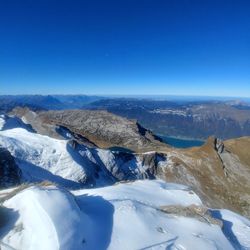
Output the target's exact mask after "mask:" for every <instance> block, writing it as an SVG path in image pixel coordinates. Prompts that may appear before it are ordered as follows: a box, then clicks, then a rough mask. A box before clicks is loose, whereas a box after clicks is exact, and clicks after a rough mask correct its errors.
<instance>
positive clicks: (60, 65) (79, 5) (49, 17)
mask: <svg viewBox="0 0 250 250" xmlns="http://www.w3.org/2000/svg"><path fill="white" fill-rule="evenodd" d="M249 13H250V1H248V0H245V1H244V0H202V1H200V0H162V1H159V0H120V1H118V0H116V1H109V0H106V1H103V0H99V1H97V0H89V1H85V0H78V1H77V0H71V1H69V0H68V1H64V0H61V1H55V0H36V1H35V0H29V1H25V0H22V1H20V0H16V1H15V0H9V1H4V0H0V94H53V93H62V94H67V93H69V94H73V93H75V94H77V93H78V94H79V93H82V94H100V95H107V94H119V95H123V94H124V95H129V94H133V95H159V94H163V95H170V94H173V95H205V96H248V97H249V96H250V14H249Z"/></svg>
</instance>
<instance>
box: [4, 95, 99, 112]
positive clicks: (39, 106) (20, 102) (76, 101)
mask: <svg viewBox="0 0 250 250" xmlns="http://www.w3.org/2000/svg"><path fill="white" fill-rule="evenodd" d="M100 99H103V97H99V96H86V95H0V112H9V111H11V110H12V109H13V108H15V107H17V106H20V107H29V108H31V109H32V110H50V109H52V110H62V109H73V108H81V107H82V106H83V105H86V104H88V103H90V102H94V101H97V100H100Z"/></svg>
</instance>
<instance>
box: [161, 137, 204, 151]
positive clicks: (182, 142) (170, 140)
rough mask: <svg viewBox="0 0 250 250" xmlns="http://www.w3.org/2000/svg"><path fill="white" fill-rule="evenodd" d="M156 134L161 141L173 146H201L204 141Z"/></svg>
mask: <svg viewBox="0 0 250 250" xmlns="http://www.w3.org/2000/svg"><path fill="white" fill-rule="evenodd" d="M158 136H159V137H160V138H161V139H162V140H163V142H165V143H167V144H169V145H170V146H172V147H175V148H190V147H196V146H201V145H203V144H204V141H202V140H195V139H182V138H176V137H171V136H164V135H158Z"/></svg>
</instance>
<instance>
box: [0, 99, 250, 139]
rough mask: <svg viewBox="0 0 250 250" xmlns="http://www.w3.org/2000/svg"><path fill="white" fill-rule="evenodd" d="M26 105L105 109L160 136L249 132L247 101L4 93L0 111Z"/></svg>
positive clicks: (200, 136) (204, 136) (201, 136)
mask: <svg viewBox="0 0 250 250" xmlns="http://www.w3.org/2000/svg"><path fill="white" fill-rule="evenodd" d="M17 106H20V107H28V108H30V109H32V110H35V111H36V110H67V109H90V110H106V111H108V112H111V113H113V114H117V115H120V116H123V117H125V118H128V119H135V120H137V121H138V122H139V123H140V124H142V125H143V126H144V127H145V128H147V129H150V130H152V131H153V132H154V133H155V134H158V135H163V136H175V137H185V138H191V139H203V140H204V139H207V138H208V137H209V136H212V135H213V136H215V137H219V138H222V139H230V138H235V137H240V136H248V135H250V103H248V102H244V101H241V100H239V101H238V100H232V101H230V100H223V101H222V100H219V101H216V100H211V101H209V100H197V99H194V100H193V101H192V99H187V98H186V99H185V98H184V99H180V98H179V99H178V98H176V99H175V100H174V99H172V101H167V100H153V99H151V100H150V99H139V98H107V97H102V96H87V95H48V96H43V95H16V96H13V95H4V96H0V112H2V113H7V112H10V111H11V110H12V109H13V108H15V107H17Z"/></svg>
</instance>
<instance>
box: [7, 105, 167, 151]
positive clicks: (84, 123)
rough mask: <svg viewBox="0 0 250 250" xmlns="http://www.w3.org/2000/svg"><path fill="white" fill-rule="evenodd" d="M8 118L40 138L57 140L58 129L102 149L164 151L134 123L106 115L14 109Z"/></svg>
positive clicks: (84, 111) (154, 138)
mask: <svg viewBox="0 0 250 250" xmlns="http://www.w3.org/2000/svg"><path fill="white" fill-rule="evenodd" d="M11 114H14V115H16V116H19V118H20V119H23V120H24V121H26V123H30V124H31V125H32V127H33V128H34V129H35V130H36V131H37V132H39V133H41V134H46V135H50V136H55V137H57V136H58V133H57V132H55V130H56V128H57V127H58V126H60V127H63V128H64V129H68V130H70V131H71V132H73V133H74V134H77V135H78V138H80V137H82V138H85V140H87V141H88V142H90V143H92V145H96V146H98V147H101V148H112V147H115V148H119V147H120V148H121V149H123V151H125V150H130V151H149V150H156V149H157V148H161V147H166V144H164V143H162V142H161V141H160V139H159V138H158V137H157V136H155V135H154V134H152V133H151V131H149V130H147V129H145V128H143V127H142V126H141V125H140V124H139V123H137V122H136V121H134V120H128V119H126V118H122V117H120V116H117V115H114V114H111V113H109V112H107V111H90V110H63V111H46V112H34V111H30V110H29V109H23V108H16V109H14V110H13V111H12V113H11Z"/></svg>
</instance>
